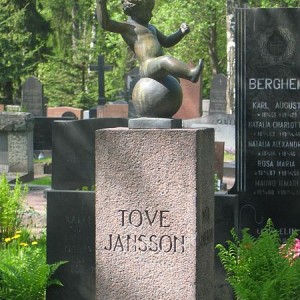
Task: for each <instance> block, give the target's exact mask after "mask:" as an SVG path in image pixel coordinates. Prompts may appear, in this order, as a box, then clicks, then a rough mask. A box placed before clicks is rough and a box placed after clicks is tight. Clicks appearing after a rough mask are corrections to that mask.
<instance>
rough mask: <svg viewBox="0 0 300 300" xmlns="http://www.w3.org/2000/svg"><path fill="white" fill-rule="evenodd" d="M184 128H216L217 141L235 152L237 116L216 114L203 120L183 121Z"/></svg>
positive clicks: (202, 118)
mask: <svg viewBox="0 0 300 300" xmlns="http://www.w3.org/2000/svg"><path fill="white" fill-rule="evenodd" d="M182 124H183V127H184V128H208V127H209V128H214V130H215V140H216V141H217V142H225V149H232V150H233V151H234V150H235V131H236V128H235V115H234V114H220V113H214V114H210V115H207V116H204V117H201V118H197V119H191V120H183V121H182Z"/></svg>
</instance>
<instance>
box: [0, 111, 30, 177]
mask: <svg viewBox="0 0 300 300" xmlns="http://www.w3.org/2000/svg"><path fill="white" fill-rule="evenodd" d="M33 124H34V121H33V118H32V116H31V114H28V113H9V112H2V113H0V173H2V172H5V173H14V174H18V175H19V176H20V177H22V179H23V180H31V179H32V178H33Z"/></svg>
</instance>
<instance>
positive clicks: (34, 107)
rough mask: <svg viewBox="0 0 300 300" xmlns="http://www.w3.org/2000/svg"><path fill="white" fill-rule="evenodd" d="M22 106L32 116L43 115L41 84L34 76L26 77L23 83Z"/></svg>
mask: <svg viewBox="0 0 300 300" xmlns="http://www.w3.org/2000/svg"><path fill="white" fill-rule="evenodd" d="M22 107H23V109H25V110H26V112H29V113H31V114H32V115H33V116H34V117H42V116H44V115H45V106H44V95H43V86H42V84H41V82H40V81H39V80H38V79H37V78H36V77H29V78H27V79H26V81H25V83H24V84H23V87H22Z"/></svg>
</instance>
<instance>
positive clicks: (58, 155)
mask: <svg viewBox="0 0 300 300" xmlns="http://www.w3.org/2000/svg"><path fill="white" fill-rule="evenodd" d="M127 124H128V120H127V119H122V118H111V119H110V118H105V119H88V120H77V121H56V122H54V123H53V126H52V128H53V132H52V142H53V144H52V146H53V154H52V188H53V189H56V190H76V189H79V190H81V189H82V188H83V187H88V188H89V189H92V187H93V185H95V131H96V130H97V129H101V128H112V127H127Z"/></svg>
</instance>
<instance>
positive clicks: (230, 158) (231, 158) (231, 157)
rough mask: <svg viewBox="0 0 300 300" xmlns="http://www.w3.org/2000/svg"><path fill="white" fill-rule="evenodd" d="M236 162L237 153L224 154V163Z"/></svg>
mask: <svg viewBox="0 0 300 300" xmlns="http://www.w3.org/2000/svg"><path fill="white" fill-rule="evenodd" d="M234 160H235V153H230V152H227V151H225V152H224V162H229V161H234Z"/></svg>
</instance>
